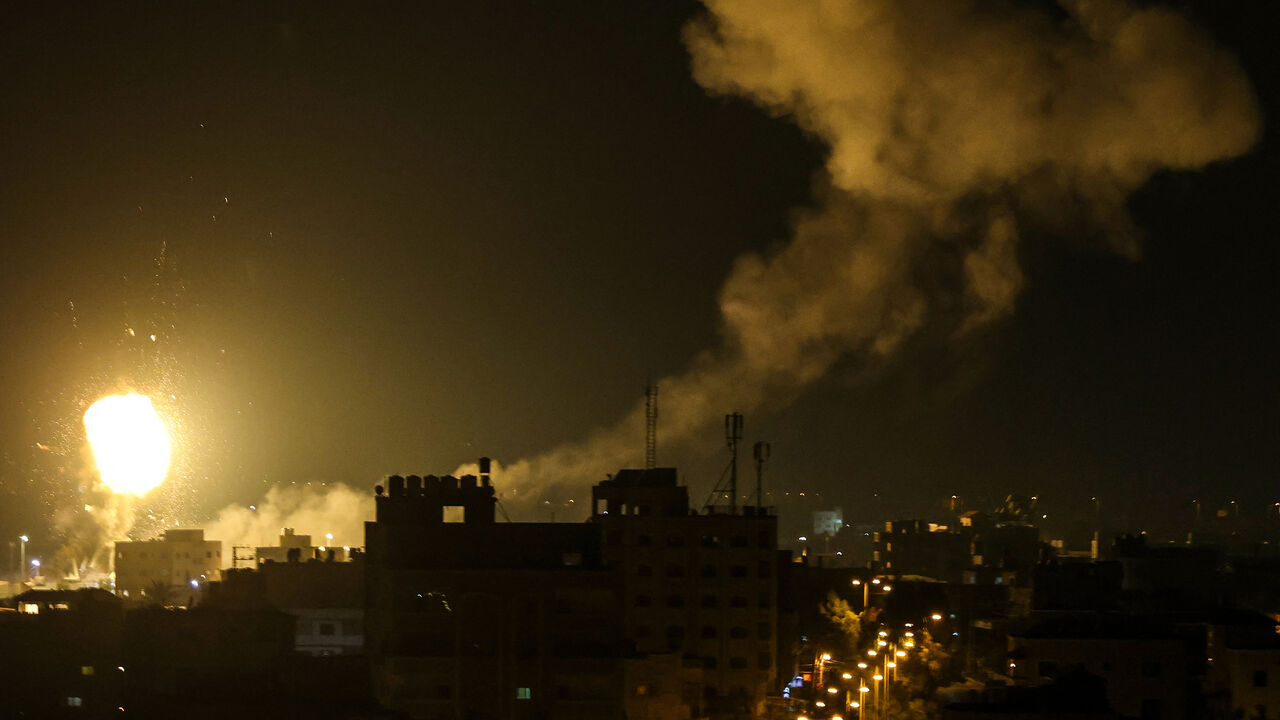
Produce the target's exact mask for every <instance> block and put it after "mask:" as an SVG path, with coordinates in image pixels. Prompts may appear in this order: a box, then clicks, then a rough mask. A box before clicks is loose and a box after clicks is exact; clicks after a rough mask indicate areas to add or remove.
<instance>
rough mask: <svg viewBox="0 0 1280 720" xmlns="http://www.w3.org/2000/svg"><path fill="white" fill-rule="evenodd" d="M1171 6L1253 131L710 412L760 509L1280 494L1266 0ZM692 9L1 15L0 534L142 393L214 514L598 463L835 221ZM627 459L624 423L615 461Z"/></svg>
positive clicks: (22, 520)
mask: <svg viewBox="0 0 1280 720" xmlns="http://www.w3.org/2000/svg"><path fill="white" fill-rule="evenodd" d="M990 5H991V6H992V7H993V8H996V10H1000V9H1001V8H1005V7H1006V5H1008V4H1006V3H990ZM1022 5H1027V6H1036V10H1035V12H1040V11H1041V10H1040V4H1037V3H1022ZM1179 8H1180V9H1181V10H1184V11H1187V12H1189V14H1190V16H1191V18H1192V22H1193V23H1194V24H1195V25H1197V26H1199V27H1200V28H1202V29H1203V30H1204V31H1205V32H1207V33H1208V35H1209V36H1210V37H1211V38H1212V39H1213V40H1214V41H1216V42H1217V43H1218V45H1220V46H1221V47H1224V48H1226V49H1228V50H1230V51H1231V52H1232V53H1233V54H1234V55H1235V56H1236V58H1237V59H1238V60H1239V62H1240V64H1241V66H1242V67H1243V68H1244V72H1245V73H1246V74H1247V76H1248V79H1249V80H1250V81H1251V82H1252V85H1253V89H1254V91H1255V92H1256V94H1257V98H1258V104H1259V107H1260V111H1261V117H1262V122H1263V126H1262V132H1263V137H1262V139H1261V141H1260V142H1258V143H1257V144H1255V145H1254V147H1253V150H1252V151H1251V152H1249V153H1248V154H1246V155H1244V156H1243V157H1239V158H1236V159H1232V160H1227V161H1225V162H1220V163H1217V164H1214V165H1212V166H1211V167H1210V168H1208V169H1207V170H1204V171H1199V172H1180V171H1157V172H1156V173H1155V175H1154V177H1152V178H1151V179H1150V180H1149V181H1146V182H1143V183H1142V184H1141V185H1140V187H1138V188H1137V190H1136V192H1134V193H1132V195H1129V196H1128V199H1127V210H1128V215H1129V217H1130V218H1132V220H1133V223H1134V225H1135V226H1136V228H1137V232H1136V233H1135V237H1138V238H1140V243H1139V244H1140V246H1141V253H1140V256H1139V257H1137V258H1129V257H1126V256H1125V254H1124V253H1121V252H1115V251H1114V249H1113V247H1114V245H1115V243H1114V242H1112V241H1111V240H1110V239H1108V237H1107V236H1108V228H1107V227H1105V226H1104V225H1105V224H1098V223H1090V222H1088V221H1087V220H1081V219H1079V218H1077V217H1076V216H1075V214H1073V213H1071V212H1069V211H1068V210H1063V211H1062V214H1061V215H1060V216H1058V217H1059V218H1060V221H1058V222H1049V221H1048V220H1046V218H1047V217H1049V215H1048V214H1045V213H1040V214H1039V215H1036V217H1035V218H1034V219H1031V220H1025V221H1020V223H1019V227H1020V235H1021V239H1020V241H1019V244H1018V245H1017V255H1016V257H1017V259H1018V264H1019V265H1020V267H1021V271H1022V274H1023V282H1022V284H1021V287H1020V290H1019V291H1018V292H1017V293H1016V297H1015V298H1014V299H1013V300H1012V303H1011V306H1010V307H1011V309H1010V311H1009V312H1007V313H1004V314H1001V315H999V316H998V317H992V318H991V319H990V320H989V321H986V322H983V323H982V324H981V326H980V327H977V328H976V329H973V330H966V331H964V332H957V329H956V328H957V325H961V324H962V321H961V320H959V319H953V320H948V319H947V318H948V317H949V313H948V312H945V311H944V312H941V313H934V314H932V315H930V316H929V317H930V319H928V320H925V321H924V322H922V323H921V324H920V325H919V326H918V327H916V328H915V329H914V330H913V331H912V332H910V333H909V334H908V335H907V336H906V337H905V338H903V339H902V340H901V342H900V343H899V344H897V345H896V346H895V347H894V349H893V350H892V351H891V352H888V353H885V354H883V355H878V356H875V357H868V356H867V355H865V354H861V353H858V352H848V353H844V352H842V353H838V357H834V358H833V359H832V360H831V362H830V363H829V367H825V368H824V371H823V372H822V373H820V378H818V379H816V380H807V381H806V382H804V383H796V384H793V385H792V386H789V387H783V388H781V389H780V390H776V391H774V390H771V391H769V392H768V393H767V394H766V396H765V398H764V399H763V400H759V401H755V400H743V404H742V407H723V408H718V409H716V410H715V412H716V413H724V412H731V411H734V410H739V409H744V411H745V412H747V419H746V422H747V440H748V442H753V441H755V440H757V439H765V440H770V441H771V442H772V443H773V451H774V452H773V462H772V465H771V467H770V471H769V477H770V484H771V487H772V488H773V489H775V490H777V491H779V492H781V491H784V490H793V491H797V492H798V491H800V490H807V491H808V492H814V491H818V492H822V493H823V494H824V497H827V498H829V500H830V504H839V505H843V506H844V507H845V509H846V514H850V515H857V514H858V508H859V507H861V506H862V503H863V501H864V500H865V499H866V498H867V497H869V496H870V495H871V494H872V493H876V492H878V493H881V494H882V496H883V497H884V498H885V499H886V501H887V502H888V503H889V507H891V508H893V509H894V511H895V512H903V513H906V512H922V511H925V510H929V509H933V508H937V507H938V506H939V505H940V503H941V501H942V499H943V498H944V497H947V496H950V495H951V494H952V493H959V494H961V495H963V496H965V497H968V498H972V499H973V502H974V503H975V504H979V505H981V504H986V503H990V502H994V501H995V500H996V499H998V498H1000V497H1002V496H1003V495H1005V494H1006V493H1008V492H1024V493H1027V494H1039V495H1040V496H1041V497H1042V498H1044V499H1045V500H1046V502H1053V501H1059V502H1060V503H1061V505H1062V506H1063V507H1066V506H1068V505H1070V504H1071V503H1077V502H1079V501H1081V500H1082V499H1087V497H1088V496H1090V495H1102V496H1103V497H1104V498H1106V499H1107V503H1108V506H1109V507H1112V508H1117V509H1123V510H1124V512H1126V513H1129V514H1131V515H1132V516H1133V517H1134V518H1135V521H1147V520H1148V518H1149V517H1150V516H1151V515H1152V514H1153V513H1155V511H1156V510H1161V511H1164V510H1166V509H1172V508H1176V507H1182V506H1184V505H1185V504H1186V503H1189V502H1190V499H1191V498H1193V497H1201V498H1203V499H1205V500H1206V501H1207V502H1209V503H1214V502H1221V501H1225V500H1227V499H1234V498H1238V499H1240V500H1241V502H1245V503H1248V504H1249V505H1248V507H1250V508H1254V509H1256V511H1257V512H1262V511H1263V509H1262V507H1263V505H1262V504H1263V503H1265V505H1266V506H1270V504H1271V503H1272V502H1275V501H1277V500H1280V488H1277V487H1276V481H1277V478H1280V452H1278V451H1277V447H1280V392H1277V390H1280V388H1278V384H1277V380H1276V374H1275V364H1276V363H1275V355H1274V351H1273V350H1272V348H1274V347H1276V346H1280V342H1277V341H1278V340H1280V338H1278V337H1277V335H1278V334H1280V333H1278V329H1280V316H1278V312H1277V308H1278V307H1280V303H1278V301H1280V293H1278V292H1277V290H1276V282H1275V278H1276V276H1277V270H1278V269H1280V263H1278V262H1277V249H1276V240H1277V237H1278V231H1280V222H1278V221H1280V202H1278V201H1280V197H1278V193H1277V187H1278V186H1277V180H1278V179H1280V175H1278V174H1277V151H1276V146H1275V143H1274V142H1273V141H1272V138H1271V137H1270V133H1271V129H1272V127H1273V126H1272V125H1271V124H1270V117H1271V116H1273V115H1274V111H1275V109H1276V97H1277V88H1276V78H1277V76H1280V72H1278V70H1280V68H1278V67H1277V60H1276V58H1277V54H1276V50H1275V48H1274V47H1273V43H1272V37H1271V35H1272V31H1273V29H1274V28H1275V27H1277V26H1278V24H1277V21H1278V20H1280V17H1277V11H1276V5H1275V4H1274V3H1269V2H1265V1H1261V0H1259V1H1258V2H1235V1H1233V2H1220V1H1219V2H1209V1H1208V0H1206V1H1205V2H1202V3H1192V5H1191V6H1190V7H1187V6H1182V5H1180V6H1179ZM705 12H706V10H705V9H704V8H702V6H700V5H698V4H695V3H646V2H625V3H624V2H610V3H577V2H571V3H488V2H465V3H404V4H393V5H375V6H370V5H369V4H365V3H289V4H263V3H217V4H205V5H196V6H183V7H176V6H171V5H169V4H154V5H143V4H139V5H136V6H135V5H129V4H126V5H101V4H85V5H83V6H72V5H66V6H60V7H45V6H44V4H34V3H33V4H28V5H27V6H25V7H22V8H19V9H17V10H13V9H11V10H10V14H9V16H8V17H7V22H6V23H5V26H4V28H3V30H0V33H2V35H0V69H3V73H0V100H2V102H0V167H2V168H3V170H4V172H3V174H0V233H2V234H3V243H0V293H2V300H3V302H2V303H0V313H2V315H0V317H2V320H0V346H2V347H3V353H2V354H0V378H3V381H2V382H0V452H2V453H3V465H2V466H0V506H2V507H0V530H3V532H4V533H5V534H6V535H11V534H16V533H18V532H23V531H26V532H33V533H34V532H36V531H35V530H28V529H27V528H28V526H35V525H37V524H43V523H49V522H57V518H56V517H55V516H56V515H57V513H56V512H55V511H56V510H57V508H58V507H61V506H63V505H70V506H74V507H78V506H79V504H80V501H79V500H77V499H76V497H75V496H76V494H77V493H80V492H82V489H88V488H90V487H91V486H92V477H91V473H90V471H89V470H88V469H87V468H86V459H85V455H84V454H83V449H82V446H83V434H82V430H81V427H80V425H79V418H80V415H81V414H82V413H83V410H84V409H85V408H86V407H87V405H88V404H89V403H91V402H92V401H93V400H95V399H97V397H99V396H100V395H102V394H104V393H108V392H113V391H116V390H119V389H123V388H126V387H132V388H138V389H139V390H141V391H144V392H148V393H151V394H153V396H156V397H157V398H158V399H157V404H158V405H159V406H160V407H161V408H162V410H164V411H165V412H166V413H168V414H169V415H170V416H171V417H173V418H175V422H177V423H178V424H179V425H180V426H181V427H180V430H179V433H178V434H179V441H178V447H177V454H178V461H177V467H176V468H175V470H174V473H173V475H172V476H171V480H170V482H169V483H168V484H167V485H166V487H165V488H163V489H162V490H160V491H158V493H157V495H156V497H155V498H153V499H152V500H154V502H155V503H156V504H157V505H158V506H159V505H163V506H164V508H166V509H167V511H168V512H170V513H172V514H174V515H175V516H179V515H180V516H182V517H184V518H192V519H198V518H199V517H201V516H206V515H208V514H210V513H212V512H214V511H216V510H217V509H218V508H220V507H222V506H223V505H225V504H227V503H229V502H233V501H234V502H242V503H247V502H253V501H255V500H256V499H257V498H259V497H260V496H261V495H262V494H263V493H264V492H265V491H266V489H267V488H268V487H270V486H272V485H275V484H281V483H283V484H289V483H305V482H308V481H310V482H313V483H320V482H328V483H334V482H343V483H348V484H351V485H353V486H355V487H358V488H362V489H365V488H370V487H372V485H373V484H374V483H376V482H378V481H379V480H380V478H381V477H382V476H384V475H386V474H389V473H395V472H399V473H409V472H414V473H420V474H426V473H437V474H443V473H446V472H451V471H453V470H454V469H455V468H457V467H458V466H459V465H460V464H463V463H466V462H470V461H473V460H474V459H475V458H476V457H479V456H480V455H489V456H492V457H494V458H496V459H498V460H499V461H501V462H503V463H513V462H516V461H518V460H521V459H523V458H528V457H531V456H536V455H539V454H541V453H544V452H546V451H549V450H551V449H552V448H555V447H559V446H562V445H563V444H566V443H578V442H581V441H583V440H584V439H585V438H588V437H590V436H591V434H592V433H593V431H596V430H598V429H600V428H610V427H613V426H614V425H615V423H617V422H618V421H619V420H620V419H621V418H623V417H624V416H626V415H627V414H628V413H629V412H632V411H633V410H634V408H635V407H636V405H637V403H638V402H640V401H641V400H642V397H643V393H644V387H645V385H646V383H647V382H648V381H649V380H650V379H663V378H667V377H669V376H672V375H678V374H680V373H682V372H684V371H685V370H686V369H687V368H689V367H691V366H693V365H694V364H696V362H697V360H696V358H698V357H699V355H700V354H701V353H704V352H708V351H709V352H711V353H713V354H714V353H716V352H718V350H717V349H718V348H721V347H723V345H724V343H725V342H727V341H726V340H725V337H726V334H725V327H724V322H723V321H722V317H721V310H720V307H719V306H718V298H720V297H721V290H722V287H723V286H724V284H725V282H726V280H727V279H728V278H730V277H731V274H732V273H733V272H734V268H735V260H736V259H738V258H740V257H741V256H742V255H743V254H744V253H748V252H754V253H760V254H763V255H764V256H765V257H768V256H770V255H771V254H774V253H777V252H779V251H780V249H781V248H784V247H786V246H787V244H788V243H789V242H790V238H791V237H792V235H793V226H794V223H795V222H796V220H797V218H798V217H799V216H801V215H803V213H804V212H805V209H806V208H813V207H816V206H818V205H820V204H822V203H823V202H824V201H823V200H822V197H823V196H824V193H826V192H827V191H826V190H824V188H825V187H827V186H828V185H829V184H830V182H831V181H830V179H829V178H828V177H827V176H826V175H827V173H828V172H829V165H828V163H827V158H828V154H829V152H830V148H829V143H828V141H827V139H825V138H824V137H823V136H822V134H821V133H815V132H813V129H812V127H809V126H807V125H806V123H804V122H799V123H797V122H796V119H795V118H794V117H793V116H792V114H791V113H789V112H786V111H785V110H779V109H778V108H772V109H770V108H763V107H761V104H759V103H757V102H753V101H752V100H751V99H750V98H747V97H744V96H742V95H741V94H738V95H734V94H732V93H726V92H723V91H721V92H715V93H712V92H708V90H707V89H705V88H704V87H703V86H701V85H700V84H699V82H697V81H696V80H695V77H694V74H693V72H692V71H691V59H690V50H689V48H688V46H687V44H686V37H685V36H684V35H682V33H684V32H686V30H685V28H686V26H687V24H688V23H689V22H690V20H691V19H693V18H695V17H699V16H701V15H703V14H705ZM993 12H994V11H993ZM1046 12H1047V13H1048V15H1049V17H1051V18H1053V20H1052V21H1053V22H1061V21H1062V19H1061V18H1060V17H1057V16H1055V15H1054V13H1053V12H1052V8H1051V7H1050V8H1049V10H1048V11H1046ZM802 126H805V127H803V128H802ZM948 202H950V201H948ZM1061 204H1063V205H1069V202H1063V203H1061ZM1054 206H1055V207H1058V206H1059V203H1058V201H1056V200H1055V201H1054ZM1018 212H1021V211H1020V210H1019V211H1018ZM1082 214H1087V213H1082ZM1020 217H1021V216H1020ZM958 252H961V251H959V250H957V253H958ZM931 257H932V256H931ZM933 262H934V261H932V260H927V259H926V260H925V261H924V262H922V263H921V264H920V265H918V266H916V267H915V275H914V276H913V277H914V278H915V281H916V282H918V283H920V284H921V285H922V286H928V287H929V288H930V290H929V292H928V293H927V297H928V299H929V301H930V303H931V307H944V308H945V307H947V304H948V302H952V303H953V304H957V303H959V301H958V300H955V299H954V296H955V294H951V295H949V294H948V293H947V292H946V288H947V287H948V286H949V285H948V281H947V280H946V279H945V278H946V277H949V276H948V275H947V273H948V270H946V267H944V266H945V264H946V263H945V258H944V259H943V260H938V261H937V263H938V265H939V266H940V267H942V269H939V270H938V271H937V274H938V275H939V276H942V277H943V278H944V279H942V280H936V281H935V279H933V275H931V268H932V267H933V265H932V264H931V263H933ZM948 298H951V300H949V299H948ZM957 307H958V305H957ZM959 312H960V311H959V310H958V309H957V310H955V313H956V314H957V316H958V314H959ZM940 316H941V318H942V320H938V319H937V318H939V317H940ZM130 330H133V334H132V335H130V333H129V331H130ZM151 334H155V335H156V339H155V340H154V341H152V340H151V339H150V335H151ZM662 387H663V390H666V389H668V385H667V384H662ZM755 394H756V393H755V391H750V390H745V389H744V395H745V396H754V395H755ZM164 395H172V397H170V398H168V399H167V400H165V399H164V398H163V396H164ZM667 402H673V403H674V402H676V400H675V399H672V398H669V397H668V396H667V395H666V394H663V395H660V403H667ZM663 407H667V406H666V405H665V404H664V405H663ZM664 417H665V416H664ZM664 427H666V426H664V425H662V424H661V422H660V426H659V428H660V429H659V438H660V441H659V442H660V445H659V462H660V464H663V465H668V464H671V465H678V466H679V467H680V468H681V469H682V474H683V476H684V478H685V480H686V481H687V482H688V483H689V484H690V486H691V489H692V492H691V495H692V496H694V497H695V499H697V500H701V498H702V497H703V496H705V494H706V493H707V492H708V491H709V490H710V489H711V486H712V484H713V483H714V481H715V480H716V478H717V477H718V476H719V473H720V471H721V468H722V467H723V465H724V461H725V454H724V449H723V438H722V430H721V428H720V426H719V423H718V422H712V423H710V424H706V425H705V427H703V429H702V430H700V431H698V432H694V433H692V434H690V435H689V436H688V437H686V438H684V439H682V440H680V441H679V442H671V443H665V444H664V443H663V428H664ZM643 449H644V443H643V436H642V435H641V434H640V433H638V432H637V433H635V436H634V455H633V457H631V459H630V460H629V461H627V464H630V465H633V466H636V465H639V464H640V463H642V461H643ZM618 464H619V463H618V462H616V461H615V459H614V458H613V457H608V458H602V460H601V464H600V466H599V467H598V469H597V470H596V471H595V474H596V476H597V477H598V478H601V479H602V478H603V477H604V475H605V473H608V472H613V471H615V470H617V469H618V467H617V466H618ZM533 481H534V482H535V483H543V482H545V483H546V485H547V486H548V487H550V486H557V485H560V484H561V483H560V479H559V478H545V479H544V478H538V477H534V478H533ZM577 487H581V485H580V484H579V485H578V486H577ZM499 490H500V491H501V490H502V487H501V486H500V487H499ZM558 492H559V493H560V494H559V495H558V496H557V497H559V498H563V497H568V496H572V495H573V492H572V491H566V490H564V489H563V488H561V490H559V491H558ZM583 496H584V495H582V494H579V495H578V497H583ZM513 507H518V504H513ZM1144 509H1145V510H1146V513H1145V514H1144V512H1143V511H1144ZM1251 511H1252V510H1251ZM527 517H532V515H531V514H530V515H527ZM880 519H883V518H880Z"/></svg>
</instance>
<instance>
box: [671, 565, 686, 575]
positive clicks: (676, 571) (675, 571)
mask: <svg viewBox="0 0 1280 720" xmlns="http://www.w3.org/2000/svg"><path fill="white" fill-rule="evenodd" d="M667 577H669V578H682V577H684V566H682V565H668V566H667Z"/></svg>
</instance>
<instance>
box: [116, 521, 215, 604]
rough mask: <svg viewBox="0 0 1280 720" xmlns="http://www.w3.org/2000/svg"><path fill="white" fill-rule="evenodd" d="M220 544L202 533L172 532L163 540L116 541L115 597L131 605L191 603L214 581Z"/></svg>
mask: <svg viewBox="0 0 1280 720" xmlns="http://www.w3.org/2000/svg"><path fill="white" fill-rule="evenodd" d="M221 567H222V543H221V542H220V541H218V540H205V539H204V530H200V529H171V530H166V531H165V533H164V536H163V537H162V538H158V539H153V540H144V541H141V542H118V543H116V547H115V574H116V588H115V589H116V595H117V596H118V597H120V598H123V599H125V600H128V601H132V602H146V603H159V604H161V605H172V604H178V605H182V604H191V603H189V602H188V601H189V600H190V601H194V600H195V599H197V598H198V597H199V596H200V594H201V593H203V592H204V588H205V585H206V583H208V582H210V581H213V580H217V579H218V577H219V573H220V568H221Z"/></svg>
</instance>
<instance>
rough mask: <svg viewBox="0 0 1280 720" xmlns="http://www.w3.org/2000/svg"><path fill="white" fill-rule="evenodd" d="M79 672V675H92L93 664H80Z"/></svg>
mask: <svg viewBox="0 0 1280 720" xmlns="http://www.w3.org/2000/svg"><path fill="white" fill-rule="evenodd" d="M80 674H81V675H92V674H93V666H92V665H81V666H80Z"/></svg>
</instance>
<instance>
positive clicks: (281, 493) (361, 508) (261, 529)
mask: <svg viewBox="0 0 1280 720" xmlns="http://www.w3.org/2000/svg"><path fill="white" fill-rule="evenodd" d="M373 517H374V507H373V493H372V492H358V491H356V490H352V489H351V488H349V487H347V486H346V485H338V484H329V485H324V486H321V487H319V488H317V487H316V486H315V485H301V486H299V485H288V486H276V487H273V488H271V489H270V490H268V491H267V494H266V496H265V497H263V499H262V501H261V502H259V503H258V504H256V505H251V506H245V505H230V506H228V507H226V508H223V509H222V510H221V511H220V512H219V513H218V517H217V518H215V519H214V520H213V521H212V522H207V523H204V525H203V527H204V535H205V537H206V538H208V539H210V540H221V541H222V545H223V552H222V558H223V564H224V565H225V566H228V567H229V566H230V565H231V559H232V558H231V547H232V546H233V545H248V546H252V547H257V546H268V545H277V544H279V541H280V530H281V528H293V529H294V531H295V532H296V533H297V534H299V535H310V536H311V542H312V544H313V545H325V544H332V545H334V546H338V547H341V546H343V545H350V546H363V545H364V522H365V521H366V520H373ZM326 534H332V535H333V540H332V542H331V543H330V541H328V540H326V538H325V535H326Z"/></svg>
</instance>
